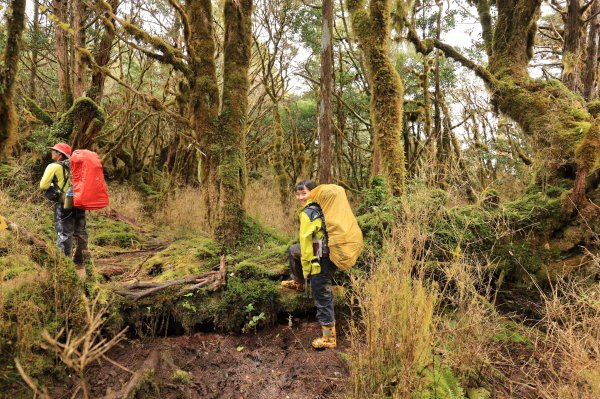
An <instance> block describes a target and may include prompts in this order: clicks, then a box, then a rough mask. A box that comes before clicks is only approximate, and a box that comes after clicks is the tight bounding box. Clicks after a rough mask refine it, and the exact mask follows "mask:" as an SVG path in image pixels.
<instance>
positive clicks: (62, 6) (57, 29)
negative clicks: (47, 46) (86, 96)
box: [52, 0, 73, 111]
mask: <svg viewBox="0 0 600 399" xmlns="http://www.w3.org/2000/svg"><path fill="white" fill-rule="evenodd" d="M67 6H68V0H52V11H53V13H54V15H55V17H56V22H57V23H56V24H55V25H54V46H55V49H56V59H57V63H58V65H57V74H58V88H59V92H60V97H61V102H60V110H61V111H64V110H66V109H69V108H70V107H71V104H72V103H73V90H72V87H71V79H70V76H71V75H70V67H69V47H68V43H67V35H66V33H65V29H64V27H65V26H67V25H64V24H66V17H67Z"/></svg>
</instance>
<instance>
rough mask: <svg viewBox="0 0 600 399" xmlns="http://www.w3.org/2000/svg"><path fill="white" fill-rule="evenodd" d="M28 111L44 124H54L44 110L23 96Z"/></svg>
mask: <svg viewBox="0 0 600 399" xmlns="http://www.w3.org/2000/svg"><path fill="white" fill-rule="evenodd" d="M23 98H24V100H25V105H26V106H27V109H28V110H29V111H30V112H31V113H32V114H33V115H34V116H35V117H36V118H37V119H38V120H39V121H40V122H42V123H44V124H45V125H47V126H51V125H52V123H54V120H53V119H52V117H51V116H50V115H49V114H48V113H47V112H46V111H44V110H43V109H42V107H40V106H39V105H38V104H37V103H36V102H35V101H33V100H32V99H31V98H29V97H27V96H23Z"/></svg>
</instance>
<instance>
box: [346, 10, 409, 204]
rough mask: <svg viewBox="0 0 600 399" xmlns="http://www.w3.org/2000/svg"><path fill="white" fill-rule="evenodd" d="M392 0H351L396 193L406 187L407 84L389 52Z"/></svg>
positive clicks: (379, 139) (378, 134)
mask: <svg viewBox="0 0 600 399" xmlns="http://www.w3.org/2000/svg"><path fill="white" fill-rule="evenodd" d="M391 3H392V2H391V0H370V1H369V5H368V7H366V6H365V1H364V0H349V1H348V4H347V6H348V10H349V11H350V14H351V21H352V29H353V31H354V34H355V36H356V38H357V39H358V42H359V43H360V45H361V48H362V51H363V52H364V54H365V58H366V63H367V75H368V78H369V86H370V88H371V119H372V123H373V129H374V138H375V140H374V141H375V145H376V146H377V147H378V148H379V150H380V152H381V155H382V160H383V166H384V171H385V173H386V175H387V176H388V184H389V186H390V189H391V192H392V193H393V194H394V195H397V196H398V195H401V194H402V192H403V190H404V175H405V166H404V148H403V146H402V143H401V142H400V135H401V132H402V110H403V97H402V96H403V92H404V87H403V84H402V80H401V79H400V76H399V75H398V72H397V71H396V69H395V68H394V65H393V64H392V62H391V60H390V55H389V40H390V32H391Z"/></svg>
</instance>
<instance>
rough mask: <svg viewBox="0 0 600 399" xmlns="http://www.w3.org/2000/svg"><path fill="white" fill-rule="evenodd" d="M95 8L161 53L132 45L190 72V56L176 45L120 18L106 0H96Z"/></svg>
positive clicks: (152, 56) (181, 70)
mask: <svg viewBox="0 0 600 399" xmlns="http://www.w3.org/2000/svg"><path fill="white" fill-rule="evenodd" d="M94 5H95V8H96V9H97V10H98V11H99V12H102V13H105V14H107V15H108V16H110V18H112V19H113V20H115V21H117V22H119V24H121V26H122V27H123V30H124V31H125V32H127V34H128V35H130V36H131V37H133V38H135V39H136V40H138V41H139V42H142V43H145V44H147V45H149V46H151V47H152V48H153V49H154V50H156V51H158V52H159V53H155V52H152V51H150V50H148V49H144V48H143V47H140V46H137V45H134V44H133V43H128V44H129V45H131V46H135V47H136V48H137V49H138V50H140V51H142V52H143V53H144V54H146V55H147V56H148V57H151V58H153V59H155V60H157V61H159V62H162V63H165V64H170V65H172V66H173V67H174V68H176V69H177V70H179V71H180V72H182V73H184V74H189V73H190V69H189V66H188V64H187V61H188V57H187V56H186V55H185V54H183V53H182V52H181V51H180V50H178V49H176V48H175V47H173V46H171V45H169V44H168V43H167V42H165V41H164V40H163V39H161V38H160V37H157V36H153V35H150V34H149V33H148V32H146V31H145V30H143V29H141V28H140V27H139V26H137V25H135V24H133V23H131V22H130V21H127V20H124V19H122V18H119V17H118V16H117V15H115V14H114V13H113V11H112V7H111V6H110V4H108V3H106V2H105V1H104V0H96V1H95V2H94Z"/></svg>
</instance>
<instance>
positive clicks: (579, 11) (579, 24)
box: [562, 0, 584, 91]
mask: <svg viewBox="0 0 600 399" xmlns="http://www.w3.org/2000/svg"><path fill="white" fill-rule="evenodd" d="M583 12H584V9H583V7H582V6H581V0H569V1H567V12H566V13H565V14H564V17H563V19H564V22H565V29H564V43H563V53H562V59H563V73H562V82H563V83H564V84H565V86H567V88H568V89H569V90H571V91H577V90H578V89H579V88H580V86H581V80H580V77H581V60H582V56H583V52H582V46H581V44H582V43H581V39H582V37H583V36H582V34H581V33H582V29H583Z"/></svg>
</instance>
